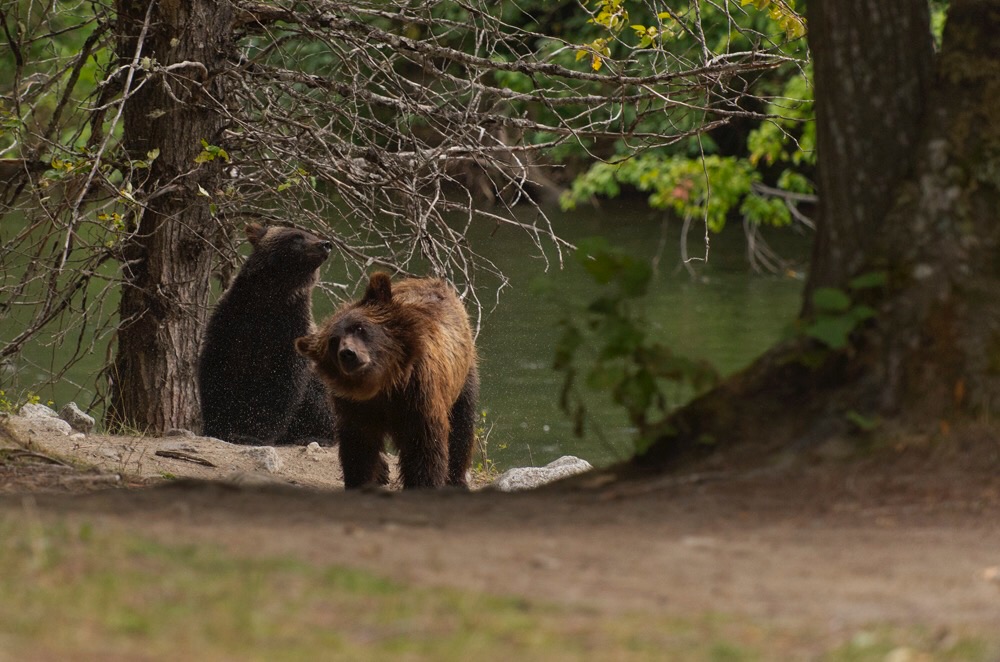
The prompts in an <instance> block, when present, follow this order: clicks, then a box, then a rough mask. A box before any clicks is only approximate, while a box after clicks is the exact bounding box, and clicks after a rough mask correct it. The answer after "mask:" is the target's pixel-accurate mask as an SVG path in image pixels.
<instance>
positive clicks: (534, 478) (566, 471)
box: [493, 455, 594, 492]
mask: <svg viewBox="0 0 1000 662" xmlns="http://www.w3.org/2000/svg"><path fill="white" fill-rule="evenodd" d="M593 468H594V467H593V466H592V465H591V464H590V462H587V461H586V460H581V459H580V458H578V457H573V456H572V455H564V456H563V457H561V458H559V459H558V460H554V461H552V462H549V463H548V464H546V465H545V466H544V467H522V468H519V469H508V470H507V471H505V472H503V474H501V475H500V477H499V478H497V479H496V481H495V482H494V483H493V487H495V488H496V489H498V490H500V491H501V492H517V491H519V490H531V489H534V488H536V487H540V486H542V485H545V484H546V483H551V482H553V481H556V480H559V479H561V478H567V477H569V476H574V475H576V474H579V473H583V472H584V471H590V470H591V469H593Z"/></svg>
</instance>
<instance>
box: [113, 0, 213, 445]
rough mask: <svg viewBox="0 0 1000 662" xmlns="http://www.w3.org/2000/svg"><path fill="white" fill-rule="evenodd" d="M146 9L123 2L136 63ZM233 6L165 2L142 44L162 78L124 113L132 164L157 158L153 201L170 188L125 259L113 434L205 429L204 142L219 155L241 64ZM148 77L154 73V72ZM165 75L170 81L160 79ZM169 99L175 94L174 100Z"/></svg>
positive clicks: (209, 243) (124, 30)
mask: <svg viewBox="0 0 1000 662" xmlns="http://www.w3.org/2000/svg"><path fill="white" fill-rule="evenodd" d="M148 7H149V5H148V3H147V2H134V1H133V2H130V1H129V0H120V2H119V3H118V12H119V21H120V23H119V31H120V35H119V37H120V41H119V56H120V57H121V58H122V59H123V60H126V61H130V60H131V59H132V57H133V55H134V53H135V51H136V47H137V44H138V40H139V36H140V34H141V33H142V30H143V24H144V21H145V18H146V15H147V8H148ZM232 12H233V10H232V6H231V5H230V4H229V3H225V2H215V1H213V0H160V1H159V2H157V3H156V4H155V5H154V7H153V10H152V12H151V20H150V22H149V26H148V28H147V34H146V35H145V39H144V41H143V44H142V56H143V57H148V58H152V59H153V60H154V61H155V65H157V66H159V67H165V66H169V65H171V64H175V63H183V62H186V63H189V64H186V65H184V66H179V67H177V68H175V69H172V70H170V72H169V73H167V74H163V73H158V72H157V66H153V67H152V69H153V72H152V73H148V74H147V75H149V76H152V77H154V80H150V81H148V82H147V83H146V85H145V86H143V87H142V88H141V89H140V90H139V91H138V92H137V93H135V95H134V96H132V97H131V98H130V99H129V100H128V101H127V102H126V106H125V115H124V119H125V146H126V149H127V150H128V152H129V154H130V156H131V157H132V158H133V159H146V158H147V153H148V152H149V151H150V150H153V149H158V150H159V157H158V158H157V159H156V160H155V161H154V162H153V164H152V168H151V171H150V179H149V180H148V184H147V186H146V188H147V190H146V193H147V194H149V193H152V192H154V191H157V190H158V189H162V188H163V187H168V188H167V191H166V192H164V193H162V194H161V195H158V196H157V197H153V199H152V200H151V201H150V202H149V204H148V206H147V207H146V209H145V211H144V213H142V215H141V218H139V219H138V221H137V223H136V225H135V235H134V239H133V240H132V242H131V243H130V245H129V246H128V247H127V249H126V257H127V259H128V262H127V263H126V264H125V265H124V269H123V271H124V273H123V276H124V280H125V282H124V285H123V288H122V298H121V303H120V308H119V312H120V318H121V322H120V328H119V330H118V346H117V354H116V357H115V362H114V367H113V368H114V369H113V371H112V372H111V374H110V385H109V391H110V396H111V402H110V407H109V409H108V422H109V424H112V425H116V426H120V425H126V426H129V427H132V428H135V429H139V430H151V431H162V430H164V429H166V428H171V427H183V428H189V429H197V428H198V426H199V421H198V417H199V408H198V394H197V388H196V381H197V380H196V363H197V357H198V348H199V346H200V344H201V340H202V334H203V332H204V329H205V323H206V318H207V314H208V310H209V306H208V303H209V294H210V277H211V257H212V252H213V237H214V236H215V235H216V232H215V228H214V221H213V219H212V217H211V214H210V213H209V208H208V202H209V201H208V199H207V198H205V197H204V196H199V186H200V187H201V188H202V189H203V190H205V191H214V190H217V188H218V187H217V185H216V184H217V180H218V178H219V173H220V169H221V164H220V163H218V162H210V163H204V164H201V165H198V164H196V163H195V158H196V157H197V155H198V154H199V153H200V152H201V150H202V145H201V140H203V139H204V140H206V141H207V142H208V143H210V144H214V145H218V144H219V143H220V141H221V134H222V129H223V120H222V117H221V115H220V113H219V112H218V110H217V108H218V106H217V105H216V104H217V103H219V102H220V101H222V100H224V99H225V90H224V89H223V82H222V80H221V78H215V74H216V73H217V72H219V71H221V70H222V68H223V66H224V64H225V62H226V59H227V57H228V56H229V55H230V54H231V53H232V51H233V46H232V41H231V36H230V35H231V33H232V21H233V17H232ZM147 68H149V67H147ZM161 71H162V70H161ZM168 88H169V92H168Z"/></svg>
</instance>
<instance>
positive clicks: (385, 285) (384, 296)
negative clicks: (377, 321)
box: [361, 271, 392, 305]
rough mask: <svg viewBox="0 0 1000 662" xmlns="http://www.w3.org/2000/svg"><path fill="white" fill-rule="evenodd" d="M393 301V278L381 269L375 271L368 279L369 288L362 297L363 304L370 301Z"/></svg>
mask: <svg viewBox="0 0 1000 662" xmlns="http://www.w3.org/2000/svg"><path fill="white" fill-rule="evenodd" d="M391 301H392V280H390V279H389V274H387V273H384V272H381V271H379V272H376V273H373V274H372V277H371V279H369V281H368V289H367V290H365V295H364V296H363V297H362V298H361V303H362V305H364V304H368V303H371V304H379V303H381V304H386V303H389V302H391Z"/></svg>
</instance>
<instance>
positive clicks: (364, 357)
mask: <svg viewBox="0 0 1000 662" xmlns="http://www.w3.org/2000/svg"><path fill="white" fill-rule="evenodd" d="M417 347H418V343H417V342H416V336H415V333H414V324H413V320H412V319H410V316H409V315H408V313H407V310H406V307H405V306H402V305H400V304H398V303H397V302H394V301H393V298H392V282H391V281H390V279H389V276H388V275H387V274H384V273H376V274H373V275H372V277H371V279H370V280H369V282H368V288H367V289H366V290H365V294H364V296H363V297H362V298H361V300H360V301H357V302H354V303H350V304H347V305H345V306H342V307H341V308H340V309H339V310H338V311H337V312H336V313H334V314H333V316H332V317H330V318H329V319H328V320H326V322H324V323H323V326H322V327H321V328H320V329H319V330H318V331H316V332H315V333H312V334H310V335H308V336H303V337H301V338H298V339H297V340H296V341H295V349H296V350H297V351H298V352H299V354H301V355H303V356H305V357H306V358H308V359H310V360H312V361H313V362H314V363H315V365H316V371H317V373H318V374H319V375H320V377H322V378H323V380H324V381H325V382H326V383H327V385H328V387H329V388H330V392H331V393H333V395H334V396H336V397H342V398H346V399H349V400H355V401H365V400H371V399H372V398H374V397H376V396H378V395H379V394H380V393H388V392H390V391H392V390H394V389H397V388H399V387H401V386H402V385H403V384H404V383H406V381H408V379H409V376H410V372H411V370H412V366H413V362H414V360H415V358H416V348H417Z"/></svg>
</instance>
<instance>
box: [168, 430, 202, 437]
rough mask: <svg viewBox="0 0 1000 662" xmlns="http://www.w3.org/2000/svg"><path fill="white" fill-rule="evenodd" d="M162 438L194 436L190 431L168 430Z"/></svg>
mask: <svg viewBox="0 0 1000 662" xmlns="http://www.w3.org/2000/svg"><path fill="white" fill-rule="evenodd" d="M163 436H164V437H194V436H196V435H195V433H194V432H191V430H185V429H184V428H170V429H169V430H167V431H166V432H164V433H163Z"/></svg>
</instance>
